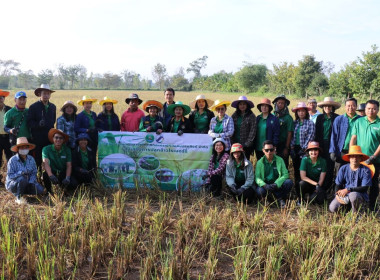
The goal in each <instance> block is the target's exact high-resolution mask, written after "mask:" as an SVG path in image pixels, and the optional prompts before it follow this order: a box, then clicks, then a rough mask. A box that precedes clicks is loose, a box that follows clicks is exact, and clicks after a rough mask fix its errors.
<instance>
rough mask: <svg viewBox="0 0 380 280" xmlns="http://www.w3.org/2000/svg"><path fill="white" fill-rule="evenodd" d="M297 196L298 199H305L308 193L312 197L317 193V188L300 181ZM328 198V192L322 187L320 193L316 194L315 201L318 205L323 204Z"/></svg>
mask: <svg viewBox="0 0 380 280" xmlns="http://www.w3.org/2000/svg"><path fill="white" fill-rule="evenodd" d="M296 192H297V196H298V199H300V200H301V199H305V197H306V194H307V193H308V194H309V195H312V194H313V193H314V192H315V186H314V185H312V184H310V183H308V182H305V181H302V180H301V181H300V182H299V188H296ZM325 198H326V191H325V190H324V189H323V187H321V188H320V189H319V191H318V192H317V193H316V197H315V201H316V202H317V203H318V204H323V202H324V200H325Z"/></svg>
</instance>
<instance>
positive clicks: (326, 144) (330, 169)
mask: <svg viewBox="0 0 380 280" xmlns="http://www.w3.org/2000/svg"><path fill="white" fill-rule="evenodd" d="M321 148H322V153H321V157H323V158H324V159H325V160H326V177H325V180H324V182H323V185H324V186H325V189H326V191H328V190H330V189H331V187H332V185H333V183H334V182H333V180H334V167H335V162H333V161H332V160H331V158H330V153H329V148H330V140H323V143H322V144H321Z"/></svg>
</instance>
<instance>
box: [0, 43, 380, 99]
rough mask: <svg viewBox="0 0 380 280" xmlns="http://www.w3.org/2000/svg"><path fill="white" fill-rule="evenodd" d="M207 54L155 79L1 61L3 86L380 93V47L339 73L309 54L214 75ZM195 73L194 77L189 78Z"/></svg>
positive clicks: (162, 69) (157, 68)
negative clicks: (205, 72)
mask: <svg viewBox="0 0 380 280" xmlns="http://www.w3.org/2000/svg"><path fill="white" fill-rule="evenodd" d="M207 59H208V56H206V55H205V56H202V57H200V58H198V59H196V60H194V61H192V62H190V63H189V66H188V67H187V68H186V70H185V68H183V67H180V68H179V69H178V71H177V72H176V73H175V74H173V75H169V74H168V72H167V69H166V66H165V65H164V64H161V63H157V64H156V65H154V66H153V67H152V77H153V80H150V79H148V78H143V77H142V76H141V75H140V74H139V73H136V72H134V71H133V70H123V71H122V72H121V73H109V72H107V73H103V74H94V73H92V72H91V73H88V71H87V69H86V67H85V66H83V65H80V64H78V65H68V66H66V65H63V64H61V65H59V66H58V67H57V69H45V70H42V71H40V72H39V73H38V74H34V73H33V71H32V70H28V71H21V70H20V63H19V62H16V61H14V60H1V59H0V88H2V89H12V88H23V89H33V88H36V87H37V86H38V85H39V84H43V83H45V84H46V83H47V84H50V85H51V86H52V88H55V89H61V90H63V89H136V90H150V89H152V90H154V89H160V90H162V89H163V88H165V87H169V86H170V87H173V88H175V89H176V90H182V91H191V90H196V91H213V92H216V91H222V92H244V93H250V92H258V93H262V94H265V93H268V92H270V93H274V94H287V95H296V96H299V97H302V98H307V97H308V96H317V95H325V94H329V95H331V96H337V97H342V98H345V97H350V96H356V97H359V98H363V99H365V98H379V97H380V52H379V51H378V47H377V46H376V45H373V46H371V50H369V51H366V52H362V54H361V56H360V57H358V58H357V59H356V60H355V61H352V62H350V63H347V64H345V65H344V67H343V68H342V69H340V70H339V71H337V72H334V65H333V64H332V63H331V62H323V61H319V60H317V58H316V57H315V56H314V55H304V56H303V57H302V59H300V60H299V61H298V63H297V64H293V63H290V62H281V63H279V64H273V69H268V67H267V66H266V65H264V64H252V63H248V62H243V65H242V67H241V68H240V69H239V71H237V72H235V73H232V72H226V71H224V70H221V71H219V72H217V73H215V74H213V75H202V73H201V71H202V69H204V68H205V67H206V66H207ZM185 72H186V73H191V76H192V77H191V78H190V79H188V78H186V77H185Z"/></svg>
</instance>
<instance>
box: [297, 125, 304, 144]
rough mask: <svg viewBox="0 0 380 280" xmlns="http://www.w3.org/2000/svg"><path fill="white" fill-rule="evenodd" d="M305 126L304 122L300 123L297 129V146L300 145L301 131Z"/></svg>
mask: <svg viewBox="0 0 380 280" xmlns="http://www.w3.org/2000/svg"><path fill="white" fill-rule="evenodd" d="M302 125H303V122H300V125H299V126H298V127H297V130H296V145H298V146H299V145H300V130H301V127H302Z"/></svg>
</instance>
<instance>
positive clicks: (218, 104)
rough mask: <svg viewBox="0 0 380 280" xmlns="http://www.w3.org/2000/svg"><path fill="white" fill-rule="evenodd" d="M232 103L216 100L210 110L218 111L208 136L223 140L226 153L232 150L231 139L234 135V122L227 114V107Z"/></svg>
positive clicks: (212, 120)
mask: <svg viewBox="0 0 380 280" xmlns="http://www.w3.org/2000/svg"><path fill="white" fill-rule="evenodd" d="M230 104H231V102H229V101H223V100H219V99H218V100H215V102H214V105H212V106H211V107H210V110H213V111H216V112H217V115H216V117H213V118H212V119H211V122H210V129H209V131H208V135H210V136H211V137H212V138H214V139H215V138H223V140H224V141H225V142H226V151H229V150H230V148H231V137H232V135H234V131H235V130H234V120H233V119H232V118H231V117H230V116H228V115H227V114H226V111H227V106H229V105H230Z"/></svg>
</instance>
